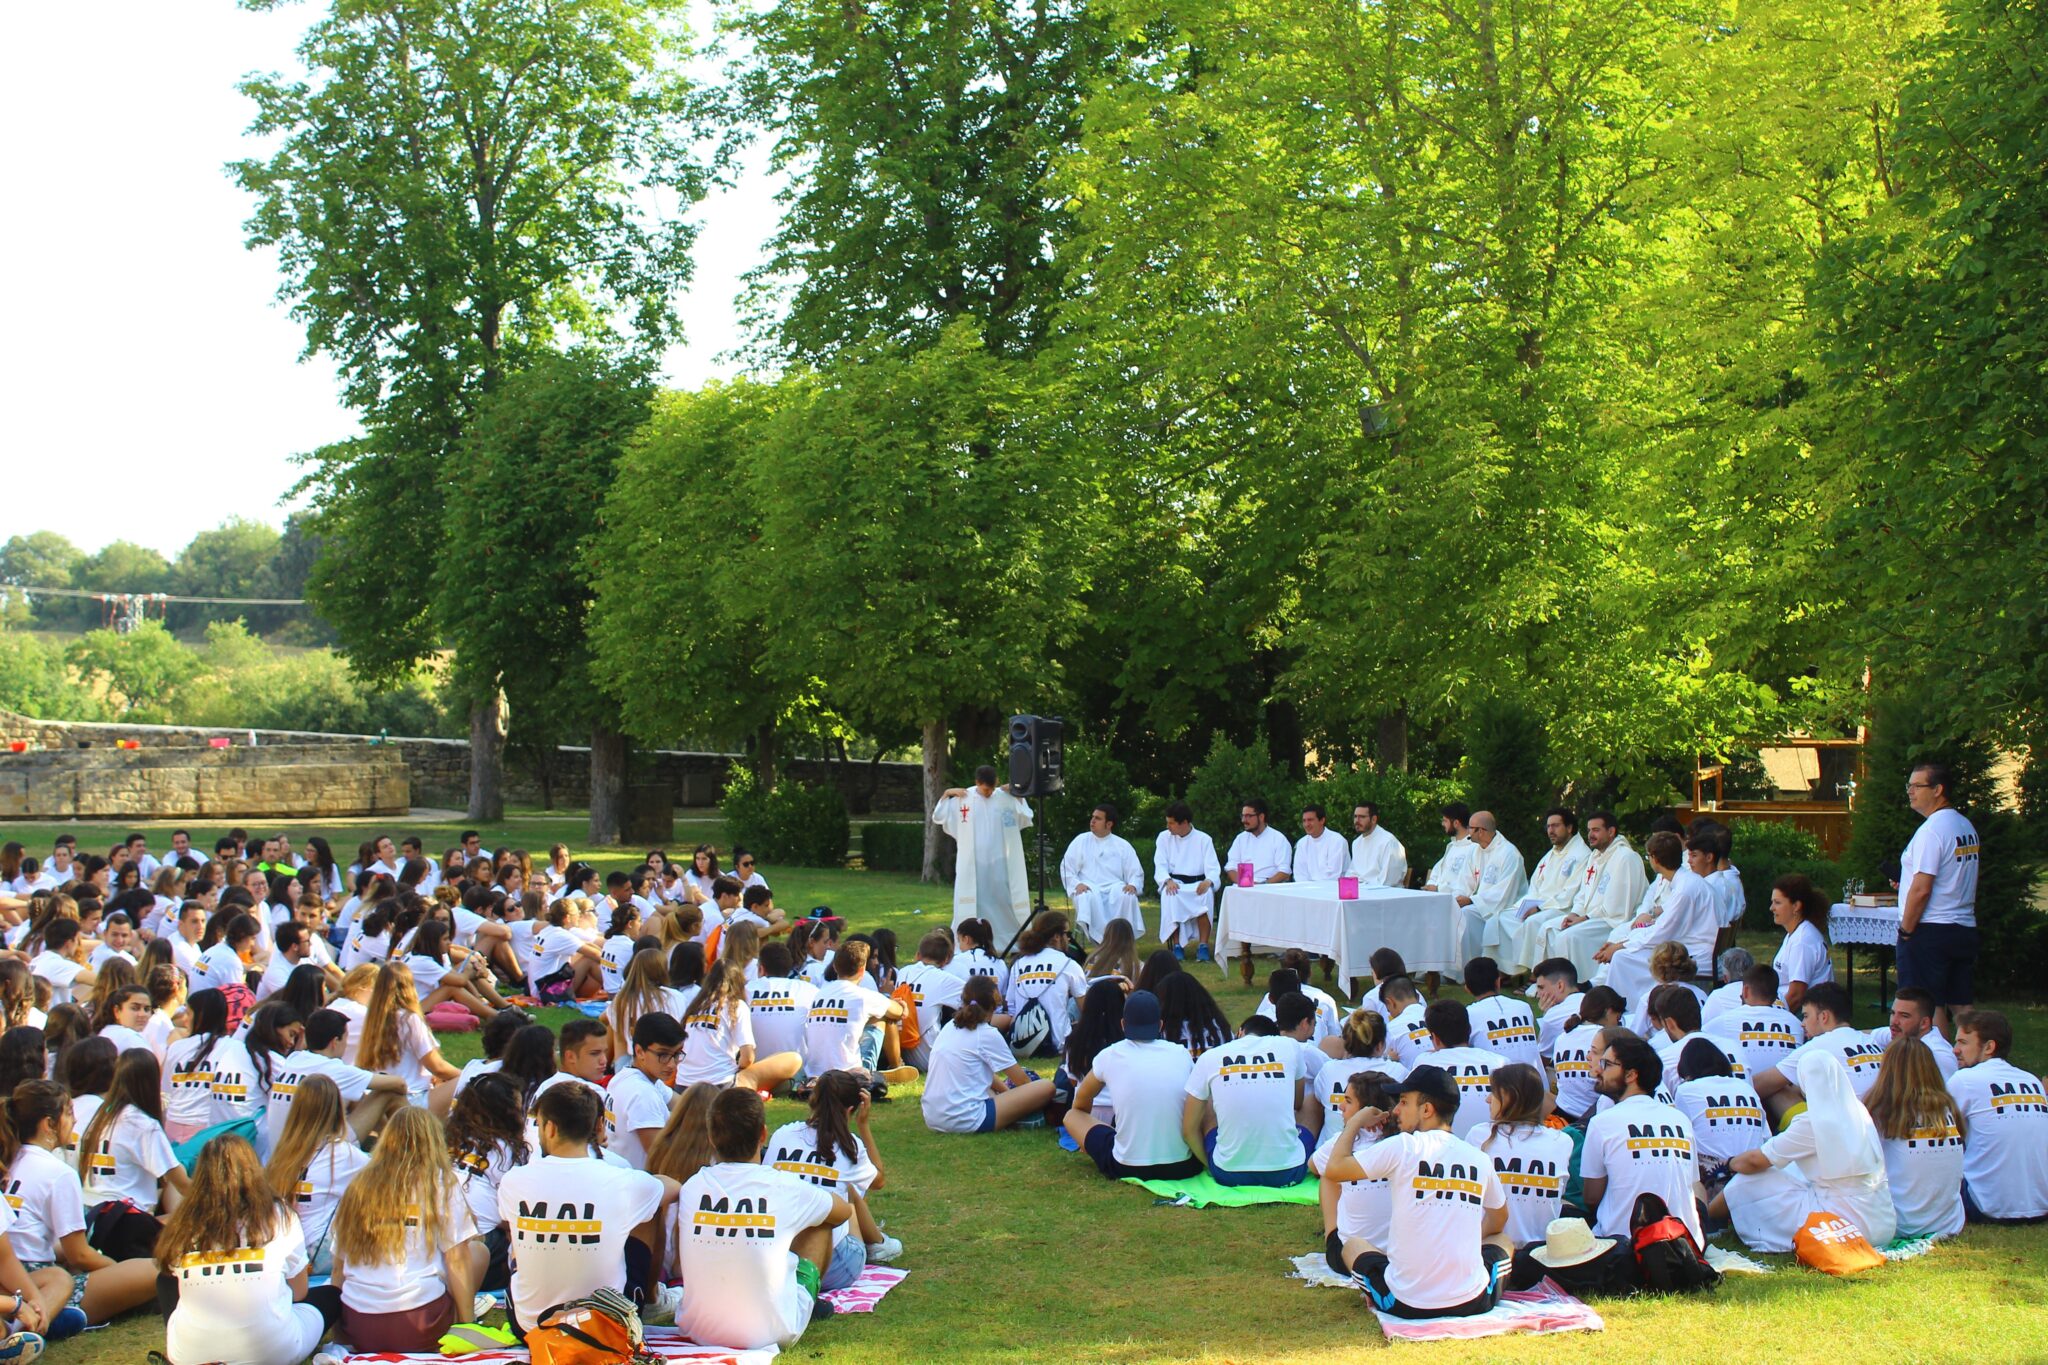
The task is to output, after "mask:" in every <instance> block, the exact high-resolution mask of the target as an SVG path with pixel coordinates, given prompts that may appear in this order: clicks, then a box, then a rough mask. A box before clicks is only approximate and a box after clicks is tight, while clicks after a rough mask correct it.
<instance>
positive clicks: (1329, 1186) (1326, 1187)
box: [1316, 1180, 1351, 1265]
mask: <svg viewBox="0 0 2048 1365" xmlns="http://www.w3.org/2000/svg"><path fill="white" fill-rule="evenodd" d="M1343 1197H1344V1186H1343V1183H1342V1182H1341V1181H1336V1180H1318V1181H1317V1182H1316V1203H1318V1204H1320V1205H1321V1206H1322V1210H1323V1240H1324V1241H1325V1242H1327V1241H1329V1240H1330V1234H1331V1233H1333V1232H1335V1231H1336V1230H1337V1201H1338V1200H1339V1199H1342V1198H1343ZM1344 1264H1346V1265H1349V1264H1351V1263H1350V1262H1349V1261H1346V1262H1345V1263H1344Z"/></svg>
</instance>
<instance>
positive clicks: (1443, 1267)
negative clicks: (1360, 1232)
mask: <svg viewBox="0 0 2048 1365" xmlns="http://www.w3.org/2000/svg"><path fill="white" fill-rule="evenodd" d="M1400 1097H1401V1098H1400V1101H1399V1103H1398V1104H1397V1105H1396V1106H1395V1109H1394V1113H1393V1115H1392V1117H1393V1118H1394V1119H1395V1120H1397V1121H1398V1122H1399V1124H1400V1126H1401V1131H1400V1133H1399V1134H1398V1135H1397V1136H1394V1137H1390V1138H1387V1139H1386V1140H1384V1141H1382V1142H1377V1143H1374V1144H1372V1145H1370V1146H1368V1147H1366V1148H1365V1149H1364V1150H1363V1151H1362V1152H1361V1151H1359V1150H1358V1137H1359V1135H1360V1134H1361V1133H1362V1132H1364V1131H1366V1130H1369V1129H1375V1128H1379V1127H1381V1126H1382V1125H1384V1124H1385V1123H1386V1121H1387V1119H1388V1117H1389V1115H1388V1114H1387V1113H1386V1112H1385V1111H1384V1110H1380V1109H1366V1108H1361V1109H1359V1110H1358V1111H1357V1112H1356V1113H1354V1114H1352V1115H1351V1116H1350V1117H1349V1118H1347V1119H1346V1120H1345V1121H1344V1127H1343V1129H1342V1131H1341V1132H1339V1134H1338V1135H1337V1141H1336V1146H1335V1149H1334V1150H1333V1151H1332V1152H1331V1154H1330V1160H1329V1165H1328V1167H1327V1169H1326V1171H1325V1173H1324V1174H1325V1176H1326V1178H1327V1179H1330V1180H1333V1181H1339V1182H1342V1181H1352V1180H1362V1179H1382V1180H1386V1181H1387V1182H1388V1186H1389V1190H1390V1192H1391V1194H1392V1205H1393V1213H1392V1216H1391V1218H1390V1219H1389V1220H1388V1221H1389V1226H1388V1239H1387V1244H1386V1246H1385V1247H1384V1248H1382V1247H1380V1246H1378V1245H1376V1244H1374V1243H1372V1242H1369V1241H1367V1240H1365V1239H1364V1238H1357V1239H1354V1240H1353V1241H1350V1242H1347V1243H1346V1244H1345V1246H1344V1250H1343V1253H1342V1260H1343V1262H1344V1263H1345V1264H1346V1265H1348V1266H1349V1267H1350V1269H1351V1273H1352V1275H1353V1276H1354V1277H1355V1278H1356V1279H1357V1280H1358V1281H1359V1283H1360V1287H1361V1288H1363V1289H1364V1291H1365V1295H1366V1299H1367V1301H1368V1302H1370V1303H1371V1304H1372V1306H1373V1307H1374V1308H1375V1309H1377V1310H1378V1311H1379V1312H1382V1313H1385V1314H1387V1315H1388V1316H1389V1317H1397V1318H1462V1317H1472V1316H1476V1315H1477V1314H1480V1313H1485V1312H1488V1311H1490V1310H1491V1309H1492V1308H1493V1306H1494V1305H1495V1304H1497V1303H1499V1302H1500V1293H1501V1285H1502V1279H1503V1276H1504V1273H1505V1271H1506V1268H1507V1258H1508V1249H1507V1248H1506V1247H1505V1246H1504V1245H1503V1244H1502V1239H1503V1237H1504V1233H1505V1230H1506V1228H1507V1225H1508V1208H1507V1194H1506V1192H1505V1191H1504V1190H1503V1189H1502V1187H1501V1183H1500V1179H1499V1177H1498V1176H1496V1175H1495V1174H1494V1170H1493V1163H1492V1162H1491V1161H1489V1160H1488V1159H1487V1157H1486V1154H1485V1153H1484V1152H1481V1151H1480V1150H1479V1149H1478V1148H1476V1147H1474V1146H1473V1145H1472V1144H1471V1143H1469V1142H1466V1141H1464V1140H1463V1139H1461V1138H1459V1137H1458V1136H1457V1135H1456V1134H1455V1133H1453V1132H1452V1131H1451V1120H1452V1115H1454V1114H1456V1113H1457V1112H1458V1109H1459V1106H1460V1104H1461V1100H1460V1098H1459V1095H1458V1084H1457V1082H1456V1081H1455V1080H1453V1079H1452V1078H1451V1076H1450V1074H1449V1073H1448V1072H1445V1071H1443V1070H1441V1069H1440V1068H1438V1067H1435V1066H1431V1065H1428V1064H1426V1063H1425V1064H1424V1065H1422V1066H1418V1067H1416V1068H1415V1070H1413V1071H1411V1072H1409V1073H1408V1078H1407V1079H1406V1080H1404V1081H1402V1082H1401V1083H1400Z"/></svg>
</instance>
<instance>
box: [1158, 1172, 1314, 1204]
mask: <svg viewBox="0 0 2048 1365" xmlns="http://www.w3.org/2000/svg"><path fill="white" fill-rule="evenodd" d="M1124 1183H1125V1184H1126V1185H1143V1186H1144V1187H1145V1188H1146V1189H1148V1190H1150V1191H1152V1193H1154V1194H1156V1195H1158V1196H1159V1197H1160V1198H1162V1199H1175V1200H1182V1201H1184V1202H1186V1203H1187V1204H1189V1205H1191V1206H1192V1207H1194V1208H1198V1209H1206V1208H1208V1207H1209V1206H1210V1205H1211V1204H1221V1205H1222V1206H1223V1207H1225V1208H1227V1209H1241V1208H1244V1207H1246V1206H1247V1205H1251V1204H1314V1203H1316V1202H1317V1200H1316V1179H1315V1177H1314V1176H1310V1177H1309V1178H1308V1179H1306V1180H1304V1181H1302V1182H1301V1183H1300V1184H1299V1185H1219V1184H1217V1183H1216V1179H1215V1177H1214V1176H1212V1175H1210V1174H1209V1173H1208V1172H1207V1171H1204V1172H1202V1173H1201V1174H1200V1175H1197V1176H1191V1177H1189V1178H1188V1179H1186V1180H1139V1179H1137V1178H1136V1177H1134V1176H1126V1177H1125V1178H1124Z"/></svg>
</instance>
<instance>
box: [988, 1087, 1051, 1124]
mask: <svg viewBox="0 0 2048 1365" xmlns="http://www.w3.org/2000/svg"><path fill="white" fill-rule="evenodd" d="M995 1101H996V1127H998V1128H1007V1127H1009V1126H1010V1125H1011V1124H1013V1123H1015V1122H1017V1121H1018V1120H1019V1119H1026V1118H1029V1117H1031V1115H1033V1114H1036V1113H1038V1112H1040V1111H1041V1110H1043V1109H1044V1108H1045V1106H1047V1105H1048V1104H1051V1103H1052V1082H1051V1081H1026V1082H1025V1083H1024V1084H1023V1085H1020V1086H1017V1087H1016V1088H1015V1089H1012V1090H1005V1091H1004V1092H1003V1093H1002V1094H1000V1095H997V1096H996V1097H995Z"/></svg>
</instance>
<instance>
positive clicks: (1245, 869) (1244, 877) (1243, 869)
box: [1237, 863, 1252, 886]
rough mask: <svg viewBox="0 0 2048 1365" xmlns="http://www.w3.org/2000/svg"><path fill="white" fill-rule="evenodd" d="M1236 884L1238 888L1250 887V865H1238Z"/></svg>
mask: <svg viewBox="0 0 2048 1365" xmlns="http://www.w3.org/2000/svg"><path fill="white" fill-rule="evenodd" d="M1237 884H1238V885H1239V886H1250V885H1251V884H1252V865H1251V864H1250V863H1239V864H1238V865H1237Z"/></svg>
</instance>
